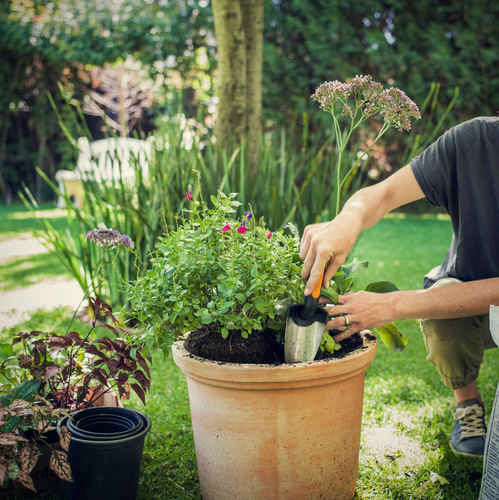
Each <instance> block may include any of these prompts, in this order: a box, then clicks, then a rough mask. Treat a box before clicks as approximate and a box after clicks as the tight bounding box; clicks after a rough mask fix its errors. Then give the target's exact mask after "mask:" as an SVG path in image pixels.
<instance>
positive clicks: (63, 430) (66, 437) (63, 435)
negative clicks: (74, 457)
mask: <svg viewBox="0 0 499 500" xmlns="http://www.w3.org/2000/svg"><path fill="white" fill-rule="evenodd" d="M70 441H71V433H70V432H69V429H68V428H67V427H66V426H65V425H61V427H60V431H59V444H60V445H61V448H62V449H63V450H64V451H66V452H69V443H70Z"/></svg>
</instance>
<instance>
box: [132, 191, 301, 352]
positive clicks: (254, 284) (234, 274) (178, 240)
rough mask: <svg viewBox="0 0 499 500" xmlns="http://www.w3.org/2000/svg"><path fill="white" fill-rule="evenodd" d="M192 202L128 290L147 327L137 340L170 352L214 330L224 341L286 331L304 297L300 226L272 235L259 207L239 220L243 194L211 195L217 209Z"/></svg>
mask: <svg viewBox="0 0 499 500" xmlns="http://www.w3.org/2000/svg"><path fill="white" fill-rule="evenodd" d="M185 197H186V198H187V199H188V200H189V207H188V208H186V209H184V211H183V214H182V217H181V218H179V222H178V227H177V228H176V229H175V230H169V231H167V232H166V234H165V235H164V236H163V237H161V238H159V241H158V243H157V245H156V250H155V254H154V256H153V258H152V265H151V268H150V269H149V270H148V271H147V272H146V273H145V275H144V276H142V277H140V278H138V279H137V280H136V281H135V282H132V283H130V285H129V287H128V298H129V300H130V302H131V305H132V307H131V309H132V316H134V317H135V318H136V319H137V320H139V321H140V323H142V324H143V328H140V329H138V330H137V332H136V335H138V337H137V341H138V342H140V343H142V342H146V343H148V344H150V345H151V346H155V347H157V346H159V347H161V348H163V349H165V350H166V349H167V348H168V347H169V346H170V345H171V344H172V343H173V342H174V341H175V340H176V339H177V338H179V337H180V336H182V335H183V334H184V333H186V332H188V331H194V330H197V329H199V328H202V327H203V326H206V325H209V328H210V330H211V331H214V330H215V331H218V332H219V333H220V335H221V336H222V337H224V338H226V337H228V336H229V335H230V334H240V335H241V336H242V337H244V338H247V337H248V335H250V334H251V333H252V332H254V331H257V330H259V331H262V330H268V329H270V330H272V331H274V332H276V333H279V332H280V333H282V334H283V333H284V328H285V311H286V308H285V306H284V303H285V302H296V301H297V300H299V299H300V298H301V297H302V296H303V280H302V279H301V277H300V269H301V260H300V258H299V256H298V253H299V236H298V234H297V231H296V229H295V228H294V227H293V226H292V225H289V226H288V227H287V228H286V229H285V230H284V229H283V230H280V231H272V230H271V229H270V228H267V227H266V225H265V223H264V221H263V220H262V219H258V218H257V217H256V216H255V214H254V213H253V211H252V209H251V207H249V210H248V211H246V212H244V214H243V215H241V216H239V217H238V216H237V212H238V210H239V209H240V205H241V204H240V203H239V202H238V201H237V200H236V194H229V195H225V194H223V193H219V195H218V196H211V207H208V205H207V204H206V203H205V202H204V201H203V200H202V199H200V200H197V199H194V198H193V196H192V193H190V192H189V193H186V195H185ZM287 231H289V234H285V233H286V232H287ZM281 313H282V314H281Z"/></svg>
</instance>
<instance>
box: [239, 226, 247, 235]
mask: <svg viewBox="0 0 499 500" xmlns="http://www.w3.org/2000/svg"><path fill="white" fill-rule="evenodd" d="M237 232H238V233H241V234H244V233H245V232H246V227H245V225H244V224H241V226H240V227H238V228H237Z"/></svg>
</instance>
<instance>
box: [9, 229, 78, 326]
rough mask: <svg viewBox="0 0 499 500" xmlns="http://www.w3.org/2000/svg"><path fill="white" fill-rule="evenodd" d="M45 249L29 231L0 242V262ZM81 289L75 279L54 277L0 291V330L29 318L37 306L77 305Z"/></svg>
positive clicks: (42, 251) (44, 307)
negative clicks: (22, 286) (26, 285)
mask: <svg viewBox="0 0 499 500" xmlns="http://www.w3.org/2000/svg"><path fill="white" fill-rule="evenodd" d="M44 252H47V249H46V248H45V247H44V246H43V245H42V244H41V243H40V242H39V241H38V240H37V239H36V238H33V236H32V235H31V233H23V234H21V235H19V237H17V238H13V239H9V240H5V241H1V242H0V265H5V264H8V262H9V261H10V260H12V259H16V258H20V257H28V256H30V255H36V254H39V253H44ZM81 298H82V291H81V288H80V287H79V285H78V283H77V282H76V281H75V280H68V279H66V278H55V279H50V280H46V281H43V282H41V283H37V284H35V285H31V286H28V287H24V288H19V289H15V290H10V291H7V292H0V330H1V329H2V328H6V327H10V326H13V325H16V324H18V323H20V322H22V321H25V320H27V319H29V317H30V315H31V313H33V312H34V311H36V310H37V309H47V310H51V309H54V307H57V306H69V307H73V308H76V307H77V306H78V304H79V303H80V301H81Z"/></svg>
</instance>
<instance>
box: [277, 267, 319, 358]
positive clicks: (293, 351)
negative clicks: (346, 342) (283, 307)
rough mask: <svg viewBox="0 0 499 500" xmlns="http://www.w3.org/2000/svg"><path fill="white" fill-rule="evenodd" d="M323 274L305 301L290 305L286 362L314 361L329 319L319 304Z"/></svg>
mask: <svg viewBox="0 0 499 500" xmlns="http://www.w3.org/2000/svg"><path fill="white" fill-rule="evenodd" d="M323 277H324V273H323V274H322V276H321V278H320V280H319V282H318V283H317V286H316V287H315V290H314V291H313V292H312V295H305V298H304V301H303V302H300V303H298V304H293V305H291V306H289V308H288V313H287V318H286V333H285V338H284V360H285V361H286V363H296V362H307V361H313V360H314V358H315V355H316V354H317V351H318V350H319V346H320V343H321V339H322V334H323V333H324V328H325V326H326V323H327V321H328V318H329V315H328V313H327V311H326V310H325V309H324V308H323V307H321V306H319V297H320V294H321V288H322V280H323Z"/></svg>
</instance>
